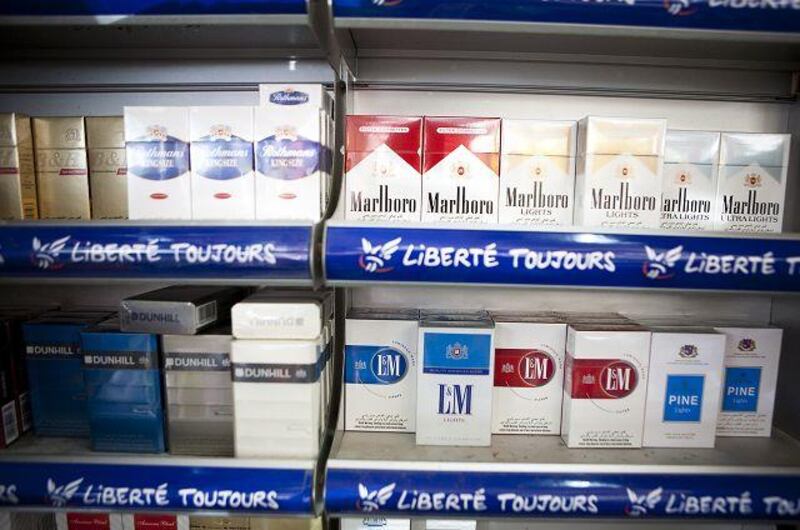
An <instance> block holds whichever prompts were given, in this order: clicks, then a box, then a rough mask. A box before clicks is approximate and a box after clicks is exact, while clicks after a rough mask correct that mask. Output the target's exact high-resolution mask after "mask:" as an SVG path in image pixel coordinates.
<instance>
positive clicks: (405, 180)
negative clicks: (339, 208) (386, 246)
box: [345, 116, 422, 221]
mask: <svg viewBox="0 0 800 530" xmlns="http://www.w3.org/2000/svg"><path fill="white" fill-rule="evenodd" d="M346 119H347V122H346V126H345V127H346V159H345V171H346V174H345V218H346V219H353V220H359V221H419V220H420V218H421V212H422V208H421V204H420V202H421V198H422V175H421V172H422V118H418V117H404V116H347V118H346Z"/></svg>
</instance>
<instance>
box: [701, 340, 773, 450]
mask: <svg viewBox="0 0 800 530" xmlns="http://www.w3.org/2000/svg"><path fill="white" fill-rule="evenodd" d="M716 330H717V331H719V332H720V333H723V334H724V335H725V337H726V338H727V343H726V347H725V375H724V379H723V383H722V385H723V386H722V409H721V411H720V413H719V418H718V420H717V436H764V437H769V436H770V434H771V433H772V413H773V408H774V405H775V387H776V385H777V381H778V361H779V360H780V355H781V339H782V336H783V330H782V329H779V328H770V327H762V328H758V327H756V328H752V327H718V328H716Z"/></svg>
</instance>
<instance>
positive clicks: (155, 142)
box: [125, 107, 192, 219]
mask: <svg viewBox="0 0 800 530" xmlns="http://www.w3.org/2000/svg"><path fill="white" fill-rule="evenodd" d="M125 148H126V156H127V162H128V216H129V217H130V218H131V219H191V218H192V185H191V180H190V174H189V108H188V107H125Z"/></svg>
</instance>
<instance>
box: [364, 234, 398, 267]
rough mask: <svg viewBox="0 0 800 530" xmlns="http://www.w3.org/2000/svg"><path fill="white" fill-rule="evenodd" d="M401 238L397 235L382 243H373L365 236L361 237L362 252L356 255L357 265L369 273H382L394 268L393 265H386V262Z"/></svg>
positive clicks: (395, 249)
mask: <svg viewBox="0 0 800 530" xmlns="http://www.w3.org/2000/svg"><path fill="white" fill-rule="evenodd" d="M402 240H403V238H401V237H398V238H395V239H392V240H390V241H387V242H386V243H383V244H382V245H373V244H372V243H371V242H369V241H368V240H367V239H365V238H363V237H362V238H361V248H362V251H363V252H362V254H361V255H360V256H359V257H358V266H359V267H361V268H362V269H364V270H365V271H367V272H369V273H379V274H380V273H384V272H389V271H392V270H394V267H387V266H386V264H387V263H388V261H389V260H390V259H392V256H393V255H394V253H395V252H397V251H398V250H399V249H400V243H401V242H402Z"/></svg>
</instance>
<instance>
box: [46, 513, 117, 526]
mask: <svg viewBox="0 0 800 530" xmlns="http://www.w3.org/2000/svg"><path fill="white" fill-rule="evenodd" d="M55 519H56V530H122V516H121V515H120V514H117V513H104V512H57V513H56V514H55Z"/></svg>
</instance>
